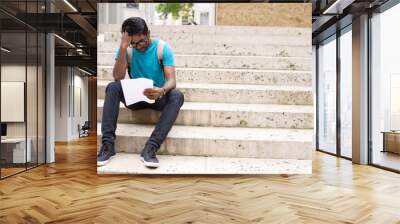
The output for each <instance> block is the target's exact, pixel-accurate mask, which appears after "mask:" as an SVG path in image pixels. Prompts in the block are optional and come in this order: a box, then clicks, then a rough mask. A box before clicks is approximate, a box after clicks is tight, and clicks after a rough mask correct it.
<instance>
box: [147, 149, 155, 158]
mask: <svg viewBox="0 0 400 224" xmlns="http://www.w3.org/2000/svg"><path fill="white" fill-rule="evenodd" d="M148 151H149V156H150V158H156V152H155V150H154V149H153V148H150V149H148Z"/></svg>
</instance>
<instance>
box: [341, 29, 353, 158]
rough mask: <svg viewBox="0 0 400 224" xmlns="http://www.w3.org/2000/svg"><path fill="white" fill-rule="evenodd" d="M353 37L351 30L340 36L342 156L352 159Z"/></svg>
mask: <svg viewBox="0 0 400 224" xmlns="http://www.w3.org/2000/svg"><path fill="white" fill-rule="evenodd" d="M351 42H352V35H351V30H350V31H348V32H346V33H344V34H343V35H341V36H340V122H341V124H340V125H341V133H340V135H341V137H340V141H341V142H340V143H341V146H340V150H341V155H343V156H346V157H349V158H351V156H352V155H351V154H352V150H351V141H352V138H351V136H352V126H351V124H352V110H351V108H352V104H351V103H352V100H351V98H352V86H351V85H352V66H351V64H352V49H351V48H352V44H351Z"/></svg>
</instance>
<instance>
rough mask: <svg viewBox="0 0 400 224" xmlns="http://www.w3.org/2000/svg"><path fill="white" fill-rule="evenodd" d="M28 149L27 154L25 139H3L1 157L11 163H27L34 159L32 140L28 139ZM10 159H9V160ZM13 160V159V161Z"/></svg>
mask: <svg viewBox="0 0 400 224" xmlns="http://www.w3.org/2000/svg"><path fill="white" fill-rule="evenodd" d="M26 142H27V143H28V144H27V147H26V153H25V144H26V143H25V138H6V139H1V157H2V159H4V158H5V159H6V162H10V163H26V162H30V161H31V158H32V154H31V145H32V141H31V139H30V138H27V139H26ZM11 154H12V156H11ZM7 157H8V158H7ZM11 158H12V159H11Z"/></svg>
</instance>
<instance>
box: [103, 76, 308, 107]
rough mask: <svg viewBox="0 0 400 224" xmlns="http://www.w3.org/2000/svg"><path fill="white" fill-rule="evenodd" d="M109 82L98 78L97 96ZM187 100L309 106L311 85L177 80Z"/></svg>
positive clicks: (178, 86)
mask: <svg viewBox="0 0 400 224" xmlns="http://www.w3.org/2000/svg"><path fill="white" fill-rule="evenodd" d="M108 83H109V81H104V80H103V81H102V80H98V81H97V98H98V99H104V95H105V87H106V86H107V84H108ZM177 88H178V89H179V90H180V91H182V93H183V94H184V96H185V101H186V102H214V103H248V104H284V105H312V104H313V93H312V88H311V87H304V86H268V85H241V84H205V83H183V82H181V83H179V82H178V83H177Z"/></svg>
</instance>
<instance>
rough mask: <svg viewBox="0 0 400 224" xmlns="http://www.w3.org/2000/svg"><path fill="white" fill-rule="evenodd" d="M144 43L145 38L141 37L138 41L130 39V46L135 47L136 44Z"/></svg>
mask: <svg viewBox="0 0 400 224" xmlns="http://www.w3.org/2000/svg"><path fill="white" fill-rule="evenodd" d="M144 43H146V39H141V40H139V41H138V42H133V41H131V44H130V46H131V47H133V48H136V47H137V46H138V45H143V44H144Z"/></svg>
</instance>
